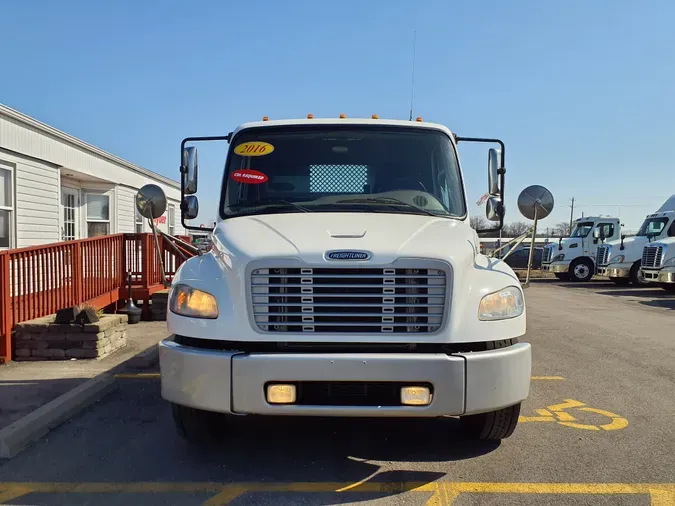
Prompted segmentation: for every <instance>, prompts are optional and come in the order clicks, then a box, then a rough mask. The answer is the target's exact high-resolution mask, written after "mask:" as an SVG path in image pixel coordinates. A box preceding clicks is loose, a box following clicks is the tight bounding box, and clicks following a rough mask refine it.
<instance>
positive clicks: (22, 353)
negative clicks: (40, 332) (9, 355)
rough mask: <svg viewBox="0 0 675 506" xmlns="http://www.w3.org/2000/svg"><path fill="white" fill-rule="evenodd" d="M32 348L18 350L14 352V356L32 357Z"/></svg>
mask: <svg viewBox="0 0 675 506" xmlns="http://www.w3.org/2000/svg"><path fill="white" fill-rule="evenodd" d="M31 351H33V350H31V349H30V348H17V349H15V350H14V356H15V357H17V358H23V357H30V356H31Z"/></svg>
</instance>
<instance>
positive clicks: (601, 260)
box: [595, 246, 609, 265]
mask: <svg viewBox="0 0 675 506" xmlns="http://www.w3.org/2000/svg"><path fill="white" fill-rule="evenodd" d="M608 260H609V246H600V247H599V248H598V254H597V257H596V262H595V263H596V264H597V265H607V262H608Z"/></svg>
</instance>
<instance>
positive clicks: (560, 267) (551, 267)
mask: <svg viewBox="0 0 675 506" xmlns="http://www.w3.org/2000/svg"><path fill="white" fill-rule="evenodd" d="M541 270H542V271H545V272H553V273H556V274H562V273H567V272H569V271H570V263H569V262H565V261H562V262H551V263H550V264H542V265H541Z"/></svg>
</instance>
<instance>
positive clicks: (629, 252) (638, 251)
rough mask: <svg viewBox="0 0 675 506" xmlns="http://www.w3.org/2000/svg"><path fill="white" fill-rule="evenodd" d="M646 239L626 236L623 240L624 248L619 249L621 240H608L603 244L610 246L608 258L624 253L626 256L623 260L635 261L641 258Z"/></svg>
mask: <svg viewBox="0 0 675 506" xmlns="http://www.w3.org/2000/svg"><path fill="white" fill-rule="evenodd" d="M647 242H648V240H647V238H646V237H626V238H625V239H624V240H623V246H624V249H623V250H621V249H620V248H621V241H620V240H619V241H608V242H606V243H605V246H611V247H612V249H611V252H610V257H609V260H611V259H612V257H615V256H617V255H624V256H625V257H626V258H625V259H624V262H635V261H636V260H639V259H640V258H642V249H643V248H644V247H645V244H647Z"/></svg>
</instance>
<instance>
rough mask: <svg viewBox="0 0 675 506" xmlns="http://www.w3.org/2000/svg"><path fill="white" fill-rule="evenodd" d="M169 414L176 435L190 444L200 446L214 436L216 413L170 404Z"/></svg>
mask: <svg viewBox="0 0 675 506" xmlns="http://www.w3.org/2000/svg"><path fill="white" fill-rule="evenodd" d="M171 414H172V415H173V422H174V424H175V426H176V431H177V432H178V435H179V436H180V437H181V438H182V439H184V440H185V441H187V442H188V443H192V444H201V443H205V442H207V441H209V440H211V439H212V438H213V436H214V427H215V423H214V421H215V417H216V416H217V413H211V412H209V411H203V410H201V409H195V408H190V407H188V406H181V405H180V404H174V403H171Z"/></svg>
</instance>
